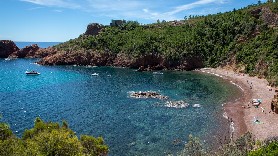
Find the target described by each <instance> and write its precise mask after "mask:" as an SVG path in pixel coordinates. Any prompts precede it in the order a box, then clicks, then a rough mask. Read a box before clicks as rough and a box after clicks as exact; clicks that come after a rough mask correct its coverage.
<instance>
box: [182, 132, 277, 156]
mask: <svg viewBox="0 0 278 156" xmlns="http://www.w3.org/2000/svg"><path fill="white" fill-rule="evenodd" d="M179 155H180V156H188V155H190V156H215V155H217V156H235V155H236V156H276V155H278V138H271V139H268V140H265V141H263V142H261V141H259V140H257V141H256V140H255V139H254V137H253V136H252V134H251V133H250V132H247V133H246V134H244V135H243V136H241V137H240V138H238V139H236V140H235V141H231V142H230V143H227V144H223V145H221V146H220V147H219V148H218V149H216V150H208V149H206V148H205V146H204V145H203V144H202V143H201V142H200V140H199V139H198V138H196V137H193V136H192V135H190V136H189V141H188V143H187V144H186V145H185V148H184V150H183V151H182V152H181V153H180V154H179Z"/></svg>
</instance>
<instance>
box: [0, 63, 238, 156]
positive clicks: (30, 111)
mask: <svg viewBox="0 0 278 156" xmlns="http://www.w3.org/2000/svg"><path fill="white" fill-rule="evenodd" d="M35 61H36V60H34V59H16V60H10V61H6V60H4V59H0V66H1V68H0V101H1V102H0V113H1V114H2V115H3V118H2V119H1V120H2V121H4V122H8V123H9V124H10V126H11V128H12V130H13V131H14V132H15V133H16V134H17V135H20V134H22V132H23V131H24V129H26V128H31V127H32V126H33V121H34V119H35V117H38V116H39V117H41V118H42V119H43V120H45V121H50V120H51V121H59V122H60V121H62V120H63V119H65V120H67V121H68V123H69V125H70V128H72V129H73V130H74V131H75V132H76V133H77V134H78V135H79V134H89V135H94V136H103V137H104V139H105V141H106V143H107V144H108V145H109V147H110V152H109V155H121V156H124V155H166V154H168V153H173V154H175V153H177V152H178V151H180V150H182V149H183V147H184V143H186V141H187V138H188V135H189V134H193V135H194V136H198V137H200V138H201V139H202V140H206V142H207V143H209V142H210V141H212V140H213V138H214V136H215V135H217V134H219V131H220V129H221V130H223V131H224V130H225V129H226V128H227V127H228V126H229V125H228V122H226V121H225V119H224V118H223V117H222V113H223V112H222V106H221V105H222V104H223V103H224V102H226V101H227V99H228V98H232V97H235V95H237V92H238V89H237V88H236V87H235V86H233V85H231V84H229V83H227V82H226V81H224V80H222V79H220V78H218V77H214V76H211V75H204V74H200V73H197V72H175V71H167V72H164V74H163V75H153V74H152V73H151V72H136V71H134V70H131V69H123V68H109V67H97V68H92V67H91V68H88V67H74V66H40V65H36V64H33V62H35ZM26 70H37V71H39V72H40V73H41V75H39V76H26V75H25V73H24V72H25V71H26ZM92 73H99V76H92V75H91V74H92ZM149 90H152V91H157V92H160V93H161V94H163V95H166V96H169V98H170V99H169V100H184V101H186V102H188V103H189V104H191V106H189V107H188V108H185V109H176V108H167V107H165V106H164V104H165V102H166V101H163V100H159V99H134V98H130V97H129V92H131V91H149ZM196 103H197V104H201V107H200V108H193V107H192V104H196ZM175 140H176V142H175ZM177 140H178V141H177Z"/></svg>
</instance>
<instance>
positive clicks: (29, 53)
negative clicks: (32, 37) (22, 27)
mask: <svg viewBox="0 0 278 156" xmlns="http://www.w3.org/2000/svg"><path fill="white" fill-rule="evenodd" d="M39 49H40V47H39V46H38V45H37V44H33V45H30V46H26V47H25V48H22V49H20V50H17V51H15V52H13V53H12V55H11V56H12V57H17V58H25V57H34V56H35V54H36V52H37V51H38V50H39Z"/></svg>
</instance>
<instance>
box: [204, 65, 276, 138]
mask: <svg viewBox="0 0 278 156" xmlns="http://www.w3.org/2000/svg"><path fill="white" fill-rule="evenodd" d="M200 71H201V72H203V73H208V74H214V75H215V76H219V77H222V78H223V79H227V80H228V81H230V83H232V84H234V85H236V86H237V87H238V88H239V89H240V90H241V91H242V94H243V96H242V97H241V98H240V99H238V100H237V101H234V102H230V103H227V104H225V105H224V111H225V112H226V113H227V116H228V118H229V120H231V123H232V125H233V127H234V133H233V139H235V138H237V137H239V136H240V135H242V134H244V133H245V132H247V131H249V132H251V133H252V134H253V135H254V137H255V138H256V139H260V140H265V139H267V138H271V137H273V136H278V131H277V129H278V122H277V121H278V114H275V113H274V112H272V111H271V107H270V104H271V101H272V99H273V97H274V95H275V88H271V87H270V86H268V82H267V81H266V80H265V79H259V78H258V77H251V76H249V75H247V74H242V73H235V72H234V71H232V70H230V69H224V68H203V69H201V70H200ZM270 88H271V89H272V90H270ZM253 99H262V103H261V105H260V106H258V108H256V107H255V106H252V103H250V102H251V101H252V100H253ZM255 120H257V122H255Z"/></svg>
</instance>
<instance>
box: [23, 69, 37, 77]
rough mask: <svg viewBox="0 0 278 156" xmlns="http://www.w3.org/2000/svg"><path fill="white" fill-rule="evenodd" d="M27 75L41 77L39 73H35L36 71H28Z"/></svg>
mask: <svg viewBox="0 0 278 156" xmlns="http://www.w3.org/2000/svg"><path fill="white" fill-rule="evenodd" d="M25 74H26V75H32V76H33V75H34V76H35V75H40V73H39V72H36V71H34V70H32V71H26V72H25Z"/></svg>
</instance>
